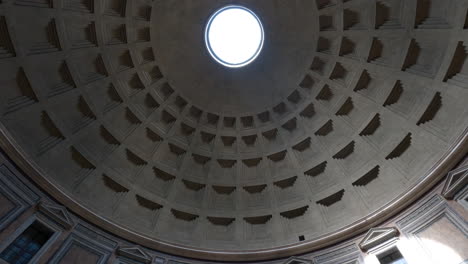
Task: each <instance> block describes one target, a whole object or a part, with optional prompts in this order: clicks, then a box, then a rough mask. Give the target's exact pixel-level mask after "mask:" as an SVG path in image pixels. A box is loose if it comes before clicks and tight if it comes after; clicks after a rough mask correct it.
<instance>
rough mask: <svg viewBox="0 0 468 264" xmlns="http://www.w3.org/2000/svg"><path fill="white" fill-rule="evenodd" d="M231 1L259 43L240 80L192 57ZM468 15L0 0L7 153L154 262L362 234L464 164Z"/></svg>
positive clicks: (415, 5) (351, 7)
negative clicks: (243, 11)
mask: <svg viewBox="0 0 468 264" xmlns="http://www.w3.org/2000/svg"><path fill="white" fill-rule="evenodd" d="M232 3H235V4H242V5H245V6H246V7H248V8H250V9H252V10H254V11H255V12H256V13H257V14H258V16H259V17H260V18H261V20H262V22H263V24H264V28H265V31H266V40H265V41H266V42H265V47H264V50H263V51H262V54H261V55H260V57H258V58H257V60H256V61H255V62H254V63H252V64H250V65H249V66H247V67H245V68H242V69H234V70H233V69H227V68H224V67H222V66H220V65H219V64H217V63H216V62H214V61H213V60H211V58H210V56H209V55H208V54H207V51H206V49H205V47H204V43H203V30H204V26H205V23H206V19H208V17H209V15H210V14H211V13H212V12H214V11H215V10H217V9H218V8H220V7H222V6H224V5H226V4H232ZM467 7H468V6H467V2H466V1H464V0H453V1H439V0H427V1H417V0H392V1H386V0H385V1H383V0H382V1H368V0H351V1H338V0H317V1H310V0H290V1H281V0H245V1H219V0H196V1H195V0H192V1H189V0H164V1H149V0H133V1H130V0H129V1H124V0H102V1H95V0H83V1H75V0H55V1H52V0H30V1H25V0H1V1H0V85H1V89H0V106H1V108H0V111H1V112H0V124H1V127H0V130H1V132H2V136H1V137H0V138H1V142H2V146H3V147H8V148H7V149H6V151H7V152H11V153H10V154H11V155H12V156H13V155H16V154H18V155H17V156H16V158H17V159H16V160H17V161H18V160H22V162H21V166H22V167H27V168H28V172H31V174H34V175H36V176H34V177H33V178H34V179H35V180H36V181H37V182H38V183H39V184H40V185H41V186H42V187H44V188H46V189H47V190H48V191H50V193H51V194H52V195H54V196H55V197H56V198H57V199H59V200H60V201H61V202H63V203H66V204H67V206H68V207H69V208H70V209H72V210H73V211H76V212H78V213H79V214H80V215H82V216H83V217H85V218H87V219H90V220H92V221H93V222H95V223H96V224H99V225H100V226H101V227H104V228H105V229H107V230H110V231H112V232H115V233H119V234H121V235H122V236H123V234H126V235H128V237H129V236H133V235H135V236H136V234H135V233H137V235H138V237H139V238H141V239H142V240H144V241H146V242H148V241H149V242H148V243H147V244H148V245H153V246H154V247H155V248H158V249H162V250H170V249H172V250H177V247H174V245H177V246H180V247H182V248H184V249H187V248H189V249H190V250H192V249H193V248H196V249H197V250H202V251H204V250H206V251H208V252H211V251H213V252H218V253H220V254H222V252H223V251H224V250H231V251H237V252H241V253H242V252H245V251H246V250H251V251H252V252H256V250H267V249H269V248H273V247H279V248H289V247H292V246H291V245H298V244H301V245H303V243H307V241H312V240H315V239H318V238H321V237H322V236H323V235H326V234H331V235H333V234H338V233H337V232H338V231H340V232H341V231H343V230H351V231H354V232H358V231H359V230H362V229H363V228H364V227H368V225H370V224H371V222H372V221H374V220H375V221H377V220H376V219H378V220H379V221H383V219H384V218H385V217H388V215H389V214H391V211H392V210H390V209H389V208H386V210H385V211H381V209H382V208H383V207H384V206H386V205H387V204H388V203H389V202H390V201H393V200H395V199H399V198H401V197H403V198H404V199H403V200H410V199H414V198H417V196H418V195H420V194H421V192H423V191H422V189H421V188H420V189H418V190H419V191H414V190H415V189H416V188H413V189H411V190H412V191H414V192H410V191H409V190H410V188H412V187H414V186H416V185H417V184H419V183H424V184H425V185H424V186H425V187H424V188H426V190H427V188H429V187H430V186H429V185H431V184H432V183H431V182H436V181H437V180H438V179H440V176H437V173H434V174H431V173H432V172H434V170H435V169H437V168H441V167H443V166H442V165H445V166H448V165H447V164H449V163H450V162H454V161H450V159H448V160H444V158H445V157H447V155H449V154H453V153H455V152H456V153H457V154H456V155H457V156H460V152H461V150H460V149H462V148H461V147H460V146H458V148H455V146H456V144H457V143H459V142H461V140H462V139H463V138H462V137H463V136H464V135H466V133H467V128H468V118H467V116H468V108H467V106H466V105H467V103H466V102H467V101H468V89H467V87H468V77H467V76H468V68H467V66H466V65H465V60H466V57H467V53H466V51H465V45H466V44H465V39H467V37H468V35H467V34H468V31H467V30H465V28H466V17H467ZM455 150H456V151H455ZM453 155H455V154H453ZM445 169H447V168H445ZM437 171H438V173H440V172H441V171H443V169H440V170H437ZM434 175H435V176H434ZM429 176H430V177H431V178H429ZM427 179H430V180H427ZM426 180H427V181H426ZM426 182H428V183H426ZM418 186H419V185H418ZM404 195H406V196H404ZM399 202H401V203H403V202H405V201H401V200H400V201H399ZM399 209H401V208H399ZM387 210H388V211H387ZM0 212H2V210H1V209H0ZM369 216H372V217H370V218H368V217H369ZM359 221H361V222H359ZM359 223H360V226H359V227H357V224H359ZM345 227H348V228H347V229H345ZM358 229H359V230H358ZM356 230H357V231H356ZM351 231H350V232H351ZM132 232H133V233H132ZM347 234H348V235H349V236H351V235H356V233H354V234H351V233H347ZM301 236H303V238H304V242H302V241H300V240H302V237H301ZM128 237H127V238H128ZM161 241H163V242H164V243H166V242H167V243H169V244H170V245H166V244H163V246H161V244H158V243H160V242H161ZM72 242H73V241H72ZM72 242H70V243H72ZM332 242H333V243H334V242H337V241H332V239H330V240H329V241H328V243H332ZM155 245H157V246H155ZM158 246H159V247H158ZM293 248H294V247H293ZM189 252H191V251H189ZM76 254H78V253H76ZM219 256H222V255H217V257H218V258H219ZM263 256H264V255H263ZM282 256H283V255H282ZM252 258H255V257H252Z"/></svg>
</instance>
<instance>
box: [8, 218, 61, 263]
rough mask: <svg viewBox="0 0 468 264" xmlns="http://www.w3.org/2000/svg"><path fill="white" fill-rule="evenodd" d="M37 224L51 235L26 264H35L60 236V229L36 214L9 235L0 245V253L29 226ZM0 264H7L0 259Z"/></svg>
mask: <svg viewBox="0 0 468 264" xmlns="http://www.w3.org/2000/svg"><path fill="white" fill-rule="evenodd" d="M36 221H37V222H39V223H40V224H41V225H43V226H44V227H46V228H48V229H49V230H50V231H51V232H52V235H51V236H50V238H49V239H48V240H47V242H46V243H44V245H42V247H41V248H40V249H39V251H37V253H36V254H35V255H34V256H33V257H32V258H31V259H30V260H29V262H28V264H32V263H36V262H37V260H38V259H39V258H40V257H41V256H42V255H43V254H44V253H45V252H46V251H47V250H48V249H49V247H50V246H51V245H52V244H53V243H54V242H55V240H56V239H57V238H58V237H59V236H60V234H61V233H62V231H61V230H60V227H58V226H56V225H54V224H52V223H51V221H50V220H49V221H48V220H47V219H43V217H42V216H40V215H38V214H33V215H32V216H31V217H29V218H28V219H27V220H26V221H24V222H23V223H22V224H21V225H20V226H19V227H18V228H17V229H16V230H15V231H14V232H13V233H11V234H10V235H9V237H8V238H7V239H5V241H3V242H1V243H0V252H3V251H4V250H5V249H6V248H7V247H8V246H9V245H10V244H11V243H13V241H15V239H17V238H18V237H19V236H20V235H21V234H22V233H23V232H24V231H25V230H26V229H27V228H28V227H29V226H31V225H32V224H33V223H34V222H36ZM0 264H9V263H8V262H6V261H4V260H3V259H0Z"/></svg>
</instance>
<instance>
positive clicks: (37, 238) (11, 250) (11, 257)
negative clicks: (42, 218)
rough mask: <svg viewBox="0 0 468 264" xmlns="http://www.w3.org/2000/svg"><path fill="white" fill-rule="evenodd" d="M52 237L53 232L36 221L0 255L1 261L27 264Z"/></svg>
mask: <svg viewBox="0 0 468 264" xmlns="http://www.w3.org/2000/svg"><path fill="white" fill-rule="evenodd" d="M52 235H53V231H52V230H50V229H49V228H47V227H46V226H44V225H43V224H41V223H40V222H38V221H34V222H33V223H32V224H31V225H30V226H29V227H28V228H26V229H25V230H24V231H23V233H21V235H19V236H18V237H17V238H16V239H15V240H14V241H13V242H11V244H10V245H8V247H7V248H5V249H4V250H3V251H2V252H1V253H0V259H2V260H4V261H6V262H7V263H11V264H13V263H14V264H27V263H29V262H30V261H31V259H32V258H33V257H34V256H35V255H36V254H37V252H39V250H40V249H41V248H42V246H44V244H45V243H46V242H47V241H48V240H49V239H50V238H51V237H52Z"/></svg>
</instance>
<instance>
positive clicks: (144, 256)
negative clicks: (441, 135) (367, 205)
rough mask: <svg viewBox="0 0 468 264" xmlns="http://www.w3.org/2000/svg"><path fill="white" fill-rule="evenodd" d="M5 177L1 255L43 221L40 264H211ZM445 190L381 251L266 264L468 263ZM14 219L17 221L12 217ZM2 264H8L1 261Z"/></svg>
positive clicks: (463, 227)
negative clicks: (118, 230) (383, 259)
mask: <svg viewBox="0 0 468 264" xmlns="http://www.w3.org/2000/svg"><path fill="white" fill-rule="evenodd" d="M465 163H468V160H467V161H465ZM463 164H464V163H463V162H462V163H461V165H459V167H461V166H463ZM455 169H456V168H455ZM0 172H1V178H0V181H1V185H0V201H1V204H0V205H1V208H4V210H3V211H2V212H1V215H0V224H1V227H2V229H1V230H0V241H2V242H0V250H3V249H4V248H5V247H6V246H7V245H8V244H9V243H10V242H11V241H13V240H14V239H15V238H16V236H18V235H19V234H20V233H21V232H22V231H23V230H24V229H25V228H26V227H27V226H28V225H29V224H30V223H32V222H33V221H35V220H38V221H40V222H41V223H45V225H46V226H48V228H50V229H51V230H53V231H54V235H53V236H52V238H50V239H49V241H48V242H47V243H46V244H45V245H44V246H43V247H42V249H41V250H40V251H39V253H38V254H37V255H36V256H35V259H34V261H33V262H34V263H75V262H76V263H86V264H87V263H90V264H91V263H109V264H110V263H158V264H163V263H167V264H170V263H172V264H176V263H177V264H179V263H183V264H191V263H194V264H198V263H207V261H197V260H193V259H186V258H181V257H178V256H171V255H167V254H164V253H161V252H158V251H154V250H151V249H148V248H143V247H140V246H138V245H135V244H133V243H130V242H128V241H125V240H122V239H121V238H119V237H116V236H115V235H111V234H109V233H106V232H104V231H102V230H100V229H99V228H97V227H95V226H93V225H91V224H90V223H87V222H86V221H84V220H83V219H81V218H79V217H77V216H75V215H74V214H71V213H70V212H68V210H66V208H64V207H62V206H60V205H59V204H57V203H56V202H55V201H53V200H51V199H50V197H48V196H47V195H46V194H45V193H43V192H42V191H40V190H39V189H37V188H36V187H35V185H34V184H32V183H31V182H30V181H29V180H28V179H27V178H26V177H25V176H24V175H22V174H21V172H19V171H18V170H17V169H16V167H15V166H14V165H13V164H12V163H11V162H10V161H9V160H7V159H5V158H3V157H2V158H1V165H0ZM467 172H468V171H467ZM443 184H444V182H442V183H441V184H439V185H438V186H437V187H435V188H434V189H433V190H432V191H431V192H429V193H427V194H426V195H425V196H424V197H423V198H421V199H420V200H419V201H418V202H416V203H415V204H413V205H412V206H410V207H409V208H407V209H406V210H404V211H403V212H401V213H400V214H398V215H397V216H396V217H394V218H392V219H391V220H389V221H388V222H386V223H384V224H382V225H380V226H379V227H396V228H397V229H398V230H399V232H400V234H399V236H398V237H397V239H396V240H395V241H394V242H392V243H391V244H390V245H387V246H384V247H382V248H380V249H379V250H378V251H372V252H371V251H369V252H363V251H362V250H360V248H359V245H358V243H359V242H360V241H361V240H362V238H363V235H361V236H359V237H356V238H354V239H351V240H348V241H344V242H341V243H339V244H337V245H335V246H333V247H329V248H325V249H322V250H319V251H315V252H310V253H308V254H304V255H301V256H296V257H291V258H289V259H279V260H271V261H266V262H261V263H272V264H279V263H296V264H297V263H315V264H332V263H333V264H335V263H347V264H358V263H359V264H378V263H379V262H378V260H377V257H376V256H377V255H378V254H380V253H381V252H382V251H385V250H386V249H388V248H391V247H394V246H396V247H397V248H398V249H399V250H400V252H401V253H402V255H403V256H404V257H405V259H406V260H407V261H408V263H409V264H418V263H434V264H460V263H464V262H463V261H466V260H467V259H468V255H467V252H468V248H467V246H468V238H467V237H468V233H467V228H468V225H467V219H468V211H467V210H466V209H465V208H464V207H463V205H462V203H461V200H459V198H460V197H459V198H456V199H454V200H446V199H445V198H444V197H443V196H442V195H441V192H442V187H443ZM464 191H465V190H463V189H462V190H461V191H459V193H460V194H463V192H464ZM461 198H463V197H461ZM457 199H458V200H457ZM44 204H46V208H55V209H56V208H60V210H63V211H65V212H66V215H68V216H69V218H67V217H66V218H63V219H62V220H60V218H59V219H58V220H57V219H56V218H53V217H51V214H50V211H47V210H45V209H43V208H44ZM54 212H55V211H54ZM12 215H13V216H15V217H14V218H11V217H9V216H12ZM67 223H69V225H68V224H67ZM135 248H137V249H138V250H135ZM379 251H380V253H379ZM128 252H130V253H128ZM77 261H78V262H77ZM148 261H149V262H148ZM295 261H296V262H295ZM0 263H2V264H3V263H4V262H2V260H0ZM210 263H211V262H210ZM213 263H222V262H213ZM246 263H247V262H246Z"/></svg>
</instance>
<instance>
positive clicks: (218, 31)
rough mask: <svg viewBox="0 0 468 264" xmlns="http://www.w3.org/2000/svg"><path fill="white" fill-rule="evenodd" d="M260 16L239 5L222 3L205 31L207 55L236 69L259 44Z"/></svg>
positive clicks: (253, 56)
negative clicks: (221, 6) (224, 4)
mask: <svg viewBox="0 0 468 264" xmlns="http://www.w3.org/2000/svg"><path fill="white" fill-rule="evenodd" d="M263 40H264V32H263V27H262V24H261V22H260V19H258V17H257V16H256V15H255V14H254V13H253V12H252V11H250V10H249V9H247V8H245V7H242V6H226V7H224V8H222V9H220V10H218V11H217V12H216V13H214V14H213V15H212V16H211V18H210V20H209V21H208V24H207V26H206V30H205V43H206V47H207V48H208V51H209V52H210V54H211V56H212V57H213V58H214V59H215V60H216V61H217V62H219V63H221V64H222V65H224V66H226V67H231V68H238V67H242V66H245V65H247V64H249V63H251V62H252V61H254V60H255V59H256V58H257V56H258V55H259V54H260V51H261V50H262V47H263Z"/></svg>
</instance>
